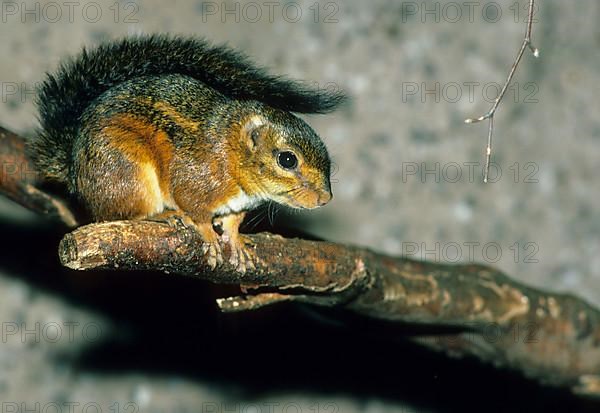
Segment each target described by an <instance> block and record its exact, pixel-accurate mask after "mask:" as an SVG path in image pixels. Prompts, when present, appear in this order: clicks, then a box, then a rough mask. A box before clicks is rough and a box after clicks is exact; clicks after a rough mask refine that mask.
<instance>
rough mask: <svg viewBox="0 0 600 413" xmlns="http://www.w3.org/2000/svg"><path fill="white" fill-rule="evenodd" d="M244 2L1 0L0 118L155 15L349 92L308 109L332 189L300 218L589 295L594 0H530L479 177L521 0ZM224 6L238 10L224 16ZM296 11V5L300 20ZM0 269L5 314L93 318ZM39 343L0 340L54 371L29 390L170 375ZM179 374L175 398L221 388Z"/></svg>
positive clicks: (17, 116) (168, 25)
mask: <svg viewBox="0 0 600 413" xmlns="http://www.w3.org/2000/svg"><path fill="white" fill-rule="evenodd" d="M250 3H251V2H242V3H238V4H237V6H236V3H234V2H220V1H218V2H202V1H189V2H184V1H173V2H161V1H158V0H152V1H139V2H117V3H113V2H110V1H108V2H104V1H96V2H90V3H85V2H81V3H80V2H75V4H74V5H73V6H72V9H71V11H72V13H73V14H72V15H71V16H69V7H71V6H69V5H67V4H66V3H65V2H60V1H59V2H45V1H43V2H32V1H25V2H5V1H3V2H2V16H1V17H2V23H1V24H0V38H2V42H0V55H1V56H3V58H2V59H1V60H0V77H1V79H0V80H1V81H2V101H1V102H0V124H2V125H3V126H5V127H8V128H9V129H12V130H15V131H17V132H28V131H31V130H32V129H33V128H34V127H35V108H34V105H33V94H32V93H31V92H32V90H33V88H34V87H35V83H36V82H38V81H39V80H40V79H42V77H43V74H44V72H45V71H49V70H53V68H55V67H56V65H57V62H58V61H59V59H60V58H61V57H64V56H66V55H71V54H73V53H75V52H77V51H78V50H79V49H80V47H81V46H82V45H84V44H85V45H94V44H96V43H98V42H99V41H101V40H105V39H108V38H115V37H119V36H122V35H125V34H130V33H138V32H156V31H161V32H163V31H165V32H176V33H183V34H186V33H189V34H200V35H204V36H206V37H208V38H210V39H213V40H214V41H215V42H228V43H229V44H231V45H232V46H235V47H237V48H239V49H242V50H243V51H245V52H246V53H248V54H249V55H251V56H252V57H253V58H254V59H255V60H256V61H257V62H259V63H261V64H263V65H267V66H269V67H271V68H272V69H273V72H276V73H282V74H286V75H289V76H291V77H294V78H299V79H306V80H311V81H316V82H318V84H319V85H323V86H324V87H328V86H331V85H336V86H338V85H339V87H341V88H343V89H345V90H346V91H348V93H349V94H350V95H351V97H352V98H353V104H352V106H350V107H349V108H347V109H344V110H342V111H340V112H338V113H335V114H332V115H327V116H311V117H309V118H308V120H309V122H310V123H311V124H312V125H313V126H314V127H315V129H316V130H317V131H318V132H319V134H320V135H321V136H322V137H323V139H324V140H325V142H326V143H327V145H328V147H329V149H330V152H331V153H332V155H333V158H334V160H335V163H336V165H337V169H336V173H335V177H334V178H335V181H336V182H335V183H334V187H333V190H334V194H335V198H334V201H333V202H332V203H331V204H330V205H329V206H327V207H326V208H323V209H322V210H319V211H316V212H311V213H310V214H303V215H302V220H303V222H304V224H305V227H304V228H305V229H307V230H308V231H310V232H313V233H315V234H317V235H319V236H322V237H324V238H327V239H331V240H335V241H340V242H350V243H354V244H360V245H366V246H369V247H372V248H373V249H376V250H379V251H384V252H387V253H390V254H401V253H407V252H414V248H415V247H416V248H417V249H418V250H417V251H416V252H415V256H416V257H423V258H428V259H430V260H431V259H433V260H439V261H444V262H446V261H454V260H456V261H458V262H466V261H470V260H472V261H476V262H484V263H485V262H487V263H489V264H492V265H494V266H496V267H498V268H500V269H502V270H504V271H506V272H507V273H509V274H510V275H512V276H514V277H516V278H518V279H520V280H522V281H523V282H525V283H527V284H531V285H534V286H537V287H541V288H545V289H548V290H553V291H564V292H570V293H576V294H578V295H580V296H583V297H585V298H586V299H588V300H589V301H590V302H591V303H595V304H598V303H600V254H599V252H600V212H599V211H600V210H599V209H598V207H597V205H598V201H600V185H599V184H598V182H597V167H598V165H599V164H600V150H599V149H600V122H599V120H598V116H597V114H598V113H600V99H598V96H597V90H598V88H597V85H598V84H600V72H599V71H598V67H600V55H598V53H595V52H594V51H595V50H597V48H598V47H599V46H600V29H599V28H598V25H597V21H598V20H599V19H600V4H599V3H598V2H597V1H594V0H581V1H579V2H577V4H576V5H573V4H571V3H569V2H561V1H559V0H545V1H543V2H540V9H539V12H538V13H537V17H538V20H539V22H538V23H536V24H535V26H534V34H533V40H534V44H535V45H536V46H537V47H539V48H540V50H541V57H540V58H539V59H537V60H536V59H534V58H533V57H532V56H531V54H529V53H526V55H525V56H524V58H523V61H522V64H521V66H520V68H519V70H518V72H517V74H516V76H515V80H514V81H515V84H514V86H513V87H511V89H510V90H509V91H508V94H507V95H506V98H505V101H504V102H503V103H502V105H501V106H500V109H499V111H498V114H497V116H496V122H495V126H496V129H495V140H494V143H495V148H494V161H495V162H496V163H497V165H498V166H499V168H500V169H501V173H502V175H501V176H500V177H498V178H497V182H495V183H493V184H488V185H484V184H483V183H482V182H481V172H482V165H483V161H484V159H483V151H484V146H485V139H486V132H487V124H485V123H482V124H478V125H471V126H468V125H464V124H463V122H462V121H463V120H464V119H465V118H467V117H472V116H475V115H479V114H482V113H484V112H485V111H486V110H487V109H488V108H489V106H490V104H491V99H493V97H494V91H495V89H494V83H495V84H498V83H500V82H502V81H503V80H504V78H505V76H506V73H507V70H508V69H509V67H510V64H511V63H512V61H513V59H514V57H515V54H516V52H517V49H518V47H519V45H520V42H521V40H522V36H523V33H524V29H525V25H524V19H525V15H526V5H525V4H524V3H526V2H524V1H521V2H520V4H519V5H518V6H519V7H515V3H509V2H497V3H493V2H492V3H490V2H482V3H479V2H477V3H476V4H475V5H474V6H473V8H472V9H471V11H472V13H473V14H472V15H470V14H469V9H468V7H466V6H465V5H464V4H463V3H460V2H459V3H456V2H455V3H452V2H445V1H442V2H400V1H383V0H376V1H368V2H367V1H359V0H348V1H332V2H326V1H323V2H320V3H314V2H311V1H300V2H297V3H296V2H293V3H292V2H283V3H279V2H275V3H276V4H274V6H273V7H274V8H273V9H272V10H273V15H272V16H269V8H268V6H265V5H264V2H256V3H253V4H250ZM290 4H291V6H290ZM457 4H458V5H461V8H460V12H461V15H460V16H459V15H457V14H456V11H457V9H456V7H455V5H457ZM256 5H258V6H259V9H260V11H261V16H260V17H258V16H257V15H256V13H255V12H256V10H257V9H256V7H255V6H256ZM236 7H237V9H236ZM225 8H227V10H233V11H234V12H233V13H229V14H226V15H222V14H221V12H222V10H224V9H225ZM235 10H237V11H235ZM427 10H430V11H432V12H431V13H429V14H428V13H426V11H427ZM212 11H216V13H215V14H212ZM298 11H300V12H301V14H302V17H301V18H300V19H299V20H298V21H297V22H295V20H296V18H297V12H298ZM317 11H318V13H317ZM498 11H500V12H501V15H497V14H496V13H497V12H498ZM57 12H60V15H57ZM98 12H99V13H100V15H98ZM517 13H518V15H517ZM236 20H237V21H236ZM253 20H257V21H256V22H254V21H253ZM469 85H472V86H469ZM470 87H471V89H470ZM470 92H472V95H471V93H470ZM486 93H487V96H486ZM485 97H487V98H488V101H487V102H486V101H485ZM471 163H474V164H471ZM469 165H472V166H469ZM427 171H429V172H427ZM471 171H472V172H474V173H475V174H474V175H473V176H470V172H471ZM413 172H414V174H413ZM493 172H494V171H493ZM457 173H460V174H461V178H460V179H457V180H456V179H455V178H456V174H457ZM0 211H1V212H2V214H3V216H4V217H5V219H8V220H15V219H20V221H19V222H23V223H25V222H28V220H29V219H30V218H29V215H28V214H26V213H24V212H22V211H20V210H19V208H18V207H16V206H14V205H12V204H10V203H7V202H3V203H2V204H1V208H0ZM24 225H25V224H24ZM469 245H473V249H472V250H471V249H470V247H469ZM484 247H485V248H484ZM427 251H428V252H427ZM498 252H500V253H501V256H498V257H497V255H498ZM0 261H1V260H0ZM0 266H1V265H0ZM0 284H2V285H3V287H1V288H0V297H1V298H0V303H2V307H3V310H2V312H0V314H2V315H3V316H4V318H5V319H7V320H12V319H13V318H14V314H17V313H18V314H22V316H23V317H24V319H27V320H31V322H35V321H34V320H38V319H42V320H49V319H54V318H52V317H58V318H59V319H66V318H69V317H71V316H72V317H74V319H81V320H83V319H86V317H91V319H96V317H100V320H101V319H102V316H99V315H96V314H92V313H89V312H88V311H87V310H81V311H82V313H81V314H79V313H78V311H80V310H79V309H77V307H76V306H75V307H73V306H72V305H71V304H68V303H63V302H61V300H60V297H56V296H53V295H52V294H47V293H41V294H37V293H36V292H35V287H32V286H30V285H28V283H27V282H25V281H22V280H20V279H19V277H18V274H7V276H6V277H0ZM32 295H35V299H33V298H31V297H32ZM75 313H77V315H75ZM65 314H69V317H66V318H65ZM84 345H85V343H70V344H69V346H68V347H66V349H67V351H80V350H81V346H84ZM42 347H44V346H42ZM46 347H48V349H46V348H42V349H39V348H37V347H36V348H34V349H32V348H30V347H28V346H26V345H25V344H23V343H20V342H17V343H13V345H12V346H9V345H7V344H2V347H0V349H2V350H3V351H0V357H1V358H0V362H1V361H2V359H3V358H4V359H6V360H13V362H14V360H17V359H18V358H19V357H21V355H22V354H27V355H28V357H29V361H27V362H26V363H27V364H25V365H26V366H27V368H26V369H25V370H23V371H24V373H23V374H31V371H32V370H35V371H36V372H37V373H36V374H41V375H42V376H43V377H45V378H46V380H47V381H48V383H50V384H49V385H48V386H40V387H38V388H37V390H35V391H38V392H46V391H47V392H48V397H50V398H52V397H53V396H52V394H54V393H52V391H51V390H49V389H54V390H53V391H54V392H56V391H58V390H57V389H59V388H61V387H63V386H73V387H72V389H73V391H74V392H75V393H76V394H79V397H80V398H79V400H81V399H82V397H83V399H86V397H87V399H88V400H100V399H102V398H103V397H105V396H106V395H108V394H110V393H111V392H113V393H112V395H111V396H112V397H113V398H112V399H110V400H116V399H115V397H116V396H115V395H116V394H123V397H124V399H128V397H129V399H128V400H131V397H132V396H131V395H132V394H133V396H134V397H135V398H136V400H141V401H142V402H143V400H146V399H148V398H150V399H153V398H156V397H157V396H156V395H157V394H160V393H161V392H168V390H166V389H168V388H169V387H168V385H167V384H166V382H165V381H163V380H166V381H168V380H170V379H169V378H165V379H151V380H149V381H144V384H139V383H138V384H132V383H134V382H135V380H133V381H132V380H130V378H122V377H121V378H119V377H110V378H105V379H104V380H103V381H101V382H100V383H99V384H98V383H96V382H95V380H96V379H95V378H89V382H87V381H86V380H88V379H87V378H86V379H84V380H83V381H81V380H77V381H74V379H73V378H72V377H70V376H69V374H68V372H67V373H65V372H63V373H57V370H56V368H55V366H52V365H51V364H50V362H48V361H47V360H46V359H45V357H46V356H47V351H49V352H53V351H56V349H55V347H56V346H50V345H48V346H46ZM11 363H12V362H11ZM18 363H25V362H23V361H19V362H18ZM9 364H10V363H9ZM19 365H21V364H19ZM18 371H21V370H18ZM27 371H29V373H27ZM23 380H25V381H26V380H27V379H26V378H23ZM76 383H77V384H76ZM86 383H87V384H86ZM181 386H182V387H178V388H177V390H176V392H177V395H178V397H181V400H187V398H189V400H190V402H192V401H195V402H197V400H207V398H208V399H210V398H211V397H212V399H214V400H220V399H221V398H222V397H223V396H222V395H219V394H215V393H211V391H210V390H208V389H203V390H201V391H200V390H199V389H198V387H197V386H195V385H194V384H185V385H184V384H182V385H181ZM186 386H188V387H186ZM192 387H193V392H192V391H186V389H187V390H190V388H192ZM2 389H3V388H2V387H1V386H0V394H2V391H3V390H2ZM4 391H5V392H6V397H8V398H6V397H0V398H1V399H6V400H12V399H14V400H17V399H19V394H20V392H19V390H16V387H15V386H11V385H9V384H6V386H5V387H4ZM203 392H204V393H203ZM28 394H29V395H31V394H35V393H31V392H30V393H28ZM82 395H85V396H82ZM92 395H93V396H92ZM38 396H39V397H42V396H43V395H42V394H41V393H40V394H38ZM39 397H38V398H39ZM302 397H304V396H302ZM307 397H308V396H307ZM42 399H43V397H42ZM106 400H109V398H106ZM340 400H341V401H340V403H347V405H344V406H345V407H344V409H343V410H340V411H351V409H360V410H361V411H383V409H384V404H383V402H380V401H378V400H370V401H369V402H368V403H367V404H366V405H361V406H360V407H359V405H357V404H356V403H357V402H356V401H353V400H352V399H351V398H349V399H346V398H342V399H340ZM142 402H140V403H142ZM369 403H371V404H369ZM387 407H388V408H389V411H394V408H396V409H400V408H401V407H400V406H395V407H394V406H387ZM369 409H370V410H369ZM396 411H399V410H396Z"/></svg>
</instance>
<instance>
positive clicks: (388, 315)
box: [0, 131, 600, 396]
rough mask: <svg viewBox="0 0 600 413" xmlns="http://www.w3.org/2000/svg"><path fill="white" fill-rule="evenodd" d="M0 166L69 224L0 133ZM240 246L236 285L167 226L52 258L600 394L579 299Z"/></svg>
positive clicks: (293, 246) (13, 184)
mask: <svg viewBox="0 0 600 413" xmlns="http://www.w3.org/2000/svg"><path fill="white" fill-rule="evenodd" d="M0 164H2V165H9V166H10V168H9V170H10V173H8V174H3V176H0V190H1V191H2V192H3V193H5V194H7V195H8V196H9V197H10V198H11V199H13V200H15V201H17V202H19V203H21V204H22V205H24V206H26V207H28V208H30V209H32V210H34V211H38V212H43V213H48V212H50V213H51V214H52V215H53V216H54V217H57V218H59V219H60V220H61V221H63V222H67V221H68V219H67V220H66V219H65V217H72V216H73V214H70V213H68V212H66V211H68V209H67V208H66V206H65V205H64V203H62V201H57V200H56V199H54V198H53V197H51V196H50V195H47V194H44V195H43V196H41V197H40V196H39V193H43V192H41V191H40V190H39V189H35V190H33V191H32V190H31V188H32V186H33V185H34V184H35V183H38V181H37V179H35V177H36V176H37V174H36V173H35V172H34V170H33V168H32V166H31V165H30V163H29V161H28V160H27V158H26V156H25V155H24V153H23V142H22V140H21V139H20V138H19V137H18V136H16V135H14V134H11V133H9V132H6V131H3V132H2V133H0ZM15 164H17V165H19V167H18V168H17V169H14V168H15V167H14V165H15ZM16 170H20V171H24V170H27V171H30V172H31V174H27V175H24V174H22V173H18V174H17V173H15V171H16ZM31 177H33V179H31ZM32 194H33V195H32ZM39 199H43V200H47V201H48V202H45V203H44V202H38V201H37V200H39ZM57 205H60V207H58V206H57ZM73 222H74V220H73ZM249 237H250V238H251V240H252V241H253V242H254V244H255V249H256V255H257V256H258V257H259V259H260V260H261V263H259V265H257V268H256V270H253V271H249V272H247V273H245V274H243V275H242V274H240V273H238V272H236V271H235V269H234V268H232V267H231V266H230V265H229V264H227V263H225V264H224V265H223V266H221V267H219V268H217V270H216V271H211V269H210V268H209V267H208V265H207V263H206V260H205V258H204V257H203V256H202V254H201V253H200V251H201V250H202V248H201V246H202V239H201V238H200V236H199V235H198V234H197V233H196V232H195V231H194V230H193V229H190V228H187V227H185V226H184V225H183V224H181V223H179V222H176V221H173V222H155V221H118V222H105V223H97V224H91V225H87V226H83V227H80V228H77V229H76V230H74V231H73V232H71V233H68V234H66V235H65V237H64V238H63V240H62V241H61V243H60V245H59V257H60V260H61V262H62V264H63V265H65V266H67V267H69V268H72V269H75V270H91V269H113V270H116V269H118V270H120V271H127V270H159V271H164V272H167V273H171V274H175V275H184V276H191V277H196V278H200V279H204V280H208V281H211V282H214V283H220V284H234V285H239V286H240V288H241V294H240V295H239V296H237V297H229V298H223V299H220V300H219V301H218V305H219V306H220V308H221V309H222V310H223V311H248V310H253V309H256V308H260V307H263V306H266V305H270V304H273V303H278V302H282V301H297V302H302V303H308V304H314V305H320V306H327V307H337V308H341V309H345V310H347V311H349V312H352V313H355V314H359V315H362V316H364V317H369V318H373V319H378V320H382V321H385V322H387V323H390V324H391V326H390V330H391V329H392V326H393V325H396V324H397V323H400V324H403V325H406V324H407V323H410V324H411V325H416V326H427V327H437V328H443V329H440V330H439V333H437V334H434V333H433V332H431V331H429V332H427V333H421V334H419V335H413V336H411V337H410V338H411V339H412V340H414V341H416V342H417V343H419V344H422V345H424V346H427V347H429V348H433V349H435V350H438V351H444V352H446V353H448V354H450V355H455V356H474V357H476V358H478V359H480V360H483V361H488V362H491V363H493V364H494V365H497V366H503V367H507V368H511V369H515V370H518V371H521V372H522V373H523V374H525V375H527V376H529V377H532V378H536V379H538V380H540V381H542V382H544V383H549V384H552V385H558V386H566V387H569V388H571V389H572V390H573V391H575V392H578V393H584V394H588V395H595V396H600V312H599V311H598V310H597V309H595V308H593V307H592V306H590V305H589V304H587V303H586V302H584V301H583V300H581V299H579V298H576V297H573V296H570V295H562V294H552V293H549V292H545V291H540V290H536V289H533V288H530V287H527V286H525V285H523V284H521V283H519V282H517V281H514V280H511V279H510V278H508V277H507V276H505V275H504V274H502V273H501V272H499V271H496V270H494V269H492V268H488V267H485V266H481V265H443V264H437V263H428V262H417V261H412V260H408V259H405V258H398V257H390V256H386V255H382V254H377V253H375V252H372V251H370V250H368V249H364V248H358V247H354V246H347V245H341V244H335V243H330V242H317V241H308V240H302V239H285V238H282V237H280V236H277V235H272V234H266V233H263V234H257V235H250V236H249ZM228 254H229V251H227V250H226V251H225V255H226V256H227V255H228ZM400 324H399V325H400ZM444 329H445V331H444ZM448 329H451V331H450V330H448Z"/></svg>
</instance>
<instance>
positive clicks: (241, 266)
mask: <svg viewBox="0 0 600 413" xmlns="http://www.w3.org/2000/svg"><path fill="white" fill-rule="evenodd" d="M222 239H223V242H224V243H226V244H227V245H228V246H229V263H230V264H231V265H232V266H233V267H235V269H236V270H237V271H239V272H241V273H245V272H246V270H253V269H255V268H256V264H258V263H259V262H260V260H259V258H258V257H257V256H256V254H255V253H254V249H253V247H252V245H253V244H252V241H250V239H249V238H248V237H246V236H244V235H240V234H237V235H236V236H233V237H232V236H229V235H228V234H223V236H222Z"/></svg>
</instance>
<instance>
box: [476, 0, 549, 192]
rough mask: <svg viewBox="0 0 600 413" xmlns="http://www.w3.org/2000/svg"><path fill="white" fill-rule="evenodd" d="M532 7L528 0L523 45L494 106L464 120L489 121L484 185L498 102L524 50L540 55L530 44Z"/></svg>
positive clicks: (530, 0) (531, 1)
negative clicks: (478, 115)
mask: <svg viewBox="0 0 600 413" xmlns="http://www.w3.org/2000/svg"><path fill="white" fill-rule="evenodd" d="M534 5H535V0H529V11H528V14H527V30H526V31H525V38H524V39H523V43H522V44H521V49H519V53H518V54H517V58H516V59H515V61H514V62H513V65H512V67H511V68H510V72H509V73H508V77H507V78H506V81H505V82H504V86H502V90H501V91H500V94H499V95H498V97H497V98H496V100H495V101H494V104H493V105H492V107H491V108H490V110H489V111H488V112H487V113H486V114H485V115H483V116H480V117H478V118H469V119H465V123H477V122H481V121H482V120H485V119H489V129H488V143H487V147H486V151H485V170H484V177H483V182H485V183H487V182H488V175H489V171H490V158H491V156H492V135H493V133H494V115H495V114H496V110H497V109H498V105H499V104H500V101H501V100H502V98H503V97H504V95H505V94H506V91H507V90H508V87H509V86H510V83H511V81H512V78H513V76H514V75H515V71H516V70H517V67H518V66H519V62H520V61H521V58H522V57H523V53H524V52H525V49H526V48H528V47H529V50H531V53H533V56H535V57H539V55H540V51H539V50H538V49H537V48H536V47H534V46H533V44H532V43H531V29H532V27H533V9H534Z"/></svg>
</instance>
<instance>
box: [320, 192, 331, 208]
mask: <svg viewBox="0 0 600 413" xmlns="http://www.w3.org/2000/svg"><path fill="white" fill-rule="evenodd" d="M331 198H333V194H332V193H331V190H326V191H323V192H321V193H320V194H319V200H318V201H317V203H318V204H319V206H323V205H325V204H328V203H329V201H331Z"/></svg>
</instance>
